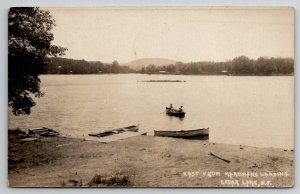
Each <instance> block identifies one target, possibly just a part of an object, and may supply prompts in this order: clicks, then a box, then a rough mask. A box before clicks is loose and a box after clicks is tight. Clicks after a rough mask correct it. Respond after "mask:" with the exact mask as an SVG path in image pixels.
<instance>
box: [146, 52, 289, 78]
mask: <svg viewBox="0 0 300 194" xmlns="http://www.w3.org/2000/svg"><path fill="white" fill-rule="evenodd" d="M160 71H165V72H166V73H171V74H194V75H201V74H203V75H219V74H230V75H281V74H293V73H294V60H293V59H291V58H266V57H259V58H258V59H257V60H253V59H249V58H248V57H245V56H240V57H236V58H234V59H233V60H230V61H226V62H190V63H182V62H177V63H176V64H170V65H166V66H160V67H158V66H155V65H153V64H150V65H148V66H147V67H144V68H142V70H141V73H157V72H160Z"/></svg>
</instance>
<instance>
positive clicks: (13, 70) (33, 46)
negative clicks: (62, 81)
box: [8, 7, 66, 115]
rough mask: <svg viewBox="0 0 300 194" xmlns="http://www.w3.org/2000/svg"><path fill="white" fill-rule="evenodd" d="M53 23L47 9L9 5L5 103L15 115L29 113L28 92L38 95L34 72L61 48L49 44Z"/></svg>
mask: <svg viewBox="0 0 300 194" xmlns="http://www.w3.org/2000/svg"><path fill="white" fill-rule="evenodd" d="M54 25H55V23H54V20H53V19H52V16H51V15H50V13H49V12H48V11H44V10H41V9H39V8H26V7H23V8H11V9H10V11H9V14H8V105H9V107H11V108H12V111H13V113H14V114H15V115H20V114H30V110H31V107H32V106H34V105H35V102H34V101H33V99H32V97H31V96H30V95H35V96H36V97H40V96H42V92H41V90H40V79H39V78H38V75H39V74H40V73H42V72H43V68H44V67H45V66H46V65H47V64H48V57H49V56H60V55H62V54H63V53H64V51H65V50H66V49H65V48H62V47H58V46H54V45H51V41H52V40H53V34H52V33H51V29H52V28H53V26H54Z"/></svg>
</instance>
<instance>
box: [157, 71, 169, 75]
mask: <svg viewBox="0 0 300 194" xmlns="http://www.w3.org/2000/svg"><path fill="white" fill-rule="evenodd" d="M158 73H161V74H165V73H168V72H167V71H158Z"/></svg>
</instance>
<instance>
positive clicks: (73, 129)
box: [9, 74, 294, 149]
mask: <svg viewBox="0 0 300 194" xmlns="http://www.w3.org/2000/svg"><path fill="white" fill-rule="evenodd" d="M160 79H162V80H166V79H168V80H186V82H140V81H142V80H160ZM41 81H42V84H41V89H42V91H43V92H44V93H45V96H44V97H42V98H39V99H36V103H37V105H36V106H35V107H33V109H32V113H31V114H30V115H29V116H18V117H16V116H13V115H12V114H11V113H10V112H9V127H10V128H16V127H19V128H22V129H27V128H33V127H49V128H53V129H55V130H58V131H59V132H61V133H63V134H65V135H69V136H73V137H83V136H87V135H88V133H90V132H97V131H100V130H104V129H111V128H117V127H122V126H128V125H131V124H140V131H142V132H143V131H144V132H148V134H149V135H151V134H152V135H153V130H154V129H156V130H158V129H161V130H168V129H170V130H187V129H196V128H206V127H209V128H210V137H209V138H210V141H211V142H216V143H227V144H238V145H239V144H242V145H250V146H258V147H279V148H287V149H292V148H293V147H294V77H293V76H192V75H188V76H187V75H144V74H114V75H113V74H103V75H42V76H41ZM170 103H172V104H173V106H175V107H179V106H180V105H183V109H184V111H186V117H185V118H184V119H179V118H175V117H169V116H167V115H166V114H165V107H166V106H169V104H170Z"/></svg>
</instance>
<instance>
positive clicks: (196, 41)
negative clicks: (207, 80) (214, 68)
mask: <svg viewBox="0 0 300 194" xmlns="http://www.w3.org/2000/svg"><path fill="white" fill-rule="evenodd" d="M47 10H49V11H50V12H51V15H52V16H53V17H54V19H55V20H56V27H55V28H54V29H53V33H54V44H55V45H60V46H64V47H67V48H68V51H67V52H66V55H65V57H67V58H73V59H85V60H88V61H102V62H112V61H113V60H117V61H119V62H121V63H124V62H129V61H132V60H135V59H139V58H167V59H173V60H178V61H183V62H189V61H224V60H227V59H232V58H234V57H236V56H240V55H246V56H248V57H250V58H257V57H259V56H268V57H292V58H293V57H294V12H293V10H292V9H291V8H272V9H270V8H256V9H254V8H252V9H245V8H243V9H241V8H185V9H183V8H172V9H170V8H161V9H154V8H147V9H141V8H140V9H138V8H131V9H129V8H122V9H120V8H119V9H112V8H109V9H107V8H106V9H101V8H97V9H91V8H89V9H83V8H82V9H79V8H72V9H66V8H51V9H49V8H47Z"/></svg>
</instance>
